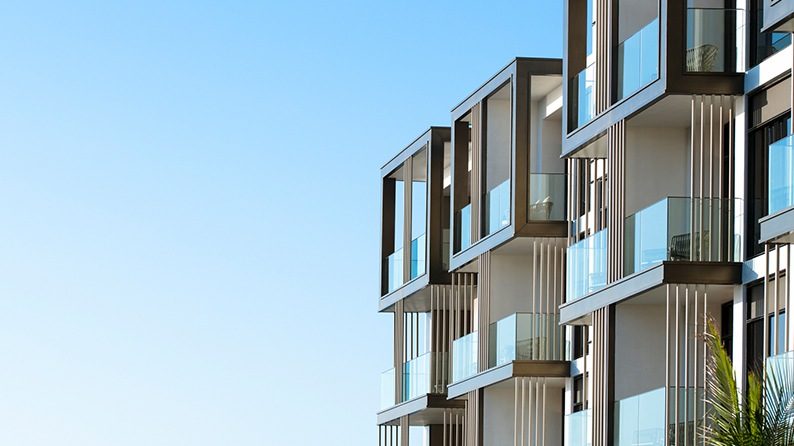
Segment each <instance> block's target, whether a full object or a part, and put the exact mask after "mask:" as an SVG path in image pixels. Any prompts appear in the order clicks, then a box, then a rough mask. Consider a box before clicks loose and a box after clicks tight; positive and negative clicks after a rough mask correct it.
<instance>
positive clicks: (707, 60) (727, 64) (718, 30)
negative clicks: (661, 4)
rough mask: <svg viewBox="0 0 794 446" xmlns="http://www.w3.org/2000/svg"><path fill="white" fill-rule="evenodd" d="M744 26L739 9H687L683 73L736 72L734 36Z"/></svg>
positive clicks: (742, 12)
mask: <svg viewBox="0 0 794 446" xmlns="http://www.w3.org/2000/svg"><path fill="white" fill-rule="evenodd" d="M744 27H745V24H744V10H742V9H726V8H687V22H686V56H685V57H686V59H685V60H686V66H685V69H686V72H688V73H736V71H737V57H738V53H737V51H736V34H737V29H741V28H744Z"/></svg>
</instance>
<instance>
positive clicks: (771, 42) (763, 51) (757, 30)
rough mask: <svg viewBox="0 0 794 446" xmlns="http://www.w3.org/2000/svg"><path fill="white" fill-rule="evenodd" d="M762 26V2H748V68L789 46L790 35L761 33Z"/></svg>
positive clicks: (754, 0)
mask: <svg viewBox="0 0 794 446" xmlns="http://www.w3.org/2000/svg"><path fill="white" fill-rule="evenodd" d="M763 25H764V0H750V20H749V28H750V29H749V33H748V34H749V37H750V45H749V47H750V58H749V67H753V66H755V65H758V64H759V63H761V62H763V61H764V59H766V58H767V57H769V56H771V55H773V54H775V53H777V52H778V51H780V50H782V49H783V48H785V47H787V46H789V45H790V44H791V33H786V32H761V28H762V27H763Z"/></svg>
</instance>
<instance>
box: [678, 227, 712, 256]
mask: <svg viewBox="0 0 794 446" xmlns="http://www.w3.org/2000/svg"><path fill="white" fill-rule="evenodd" d="M689 239H690V234H689V233H686V234H679V235H674V236H673V237H672V238H671V239H670V253H669V259H670V260H672V261H674V262H675V261H689V260H695V261H696V260H702V259H703V257H702V256H701V253H700V252H699V248H700V234H695V242H694V245H695V250H696V251H695V257H690V251H689V245H690V243H689ZM710 242H711V237H709V231H707V230H705V231H703V252H709V251H710V250H711V243H710Z"/></svg>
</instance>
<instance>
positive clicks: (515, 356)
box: [488, 313, 563, 367]
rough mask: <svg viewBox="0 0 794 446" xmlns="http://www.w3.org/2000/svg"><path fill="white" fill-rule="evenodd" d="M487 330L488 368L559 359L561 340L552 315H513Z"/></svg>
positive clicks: (554, 315) (557, 323) (561, 349)
mask: <svg viewBox="0 0 794 446" xmlns="http://www.w3.org/2000/svg"><path fill="white" fill-rule="evenodd" d="M489 330H490V331H489V338H490V343H491V345H490V348H489V358H488V367H497V366H500V365H502V364H506V363H508V362H512V361H533V360H535V361H536V360H558V359H562V355H563V339H562V338H563V336H562V333H561V330H560V329H559V317H558V316H557V315H556V314H539V313H515V314H511V315H510V316H508V317H506V318H504V319H501V320H499V321H497V322H494V323H492V324H491V325H490V327H489Z"/></svg>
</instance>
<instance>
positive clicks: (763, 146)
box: [746, 80, 791, 256]
mask: <svg viewBox="0 0 794 446" xmlns="http://www.w3.org/2000/svg"><path fill="white" fill-rule="evenodd" d="M789 93H790V88H789V80H784V81H783V82H780V83H778V84H776V85H774V86H772V87H770V88H769V89H768V90H766V91H762V92H760V93H758V94H757V95H755V96H753V97H752V98H751V100H750V113H751V117H750V119H751V125H752V127H751V130H750V133H749V135H748V146H747V147H748V156H747V158H748V159H747V200H746V206H747V208H746V213H747V217H746V218H747V237H746V240H747V246H746V249H747V253H748V255H749V256H755V255H758V254H761V253H762V252H763V246H762V245H760V244H759V243H758V241H759V239H760V232H761V225H760V223H759V222H758V219H759V218H761V217H763V216H765V215H767V210H768V207H769V181H768V178H769V146H770V145H771V144H772V143H774V142H776V141H779V140H781V139H783V138H785V137H786V136H787V135H788V134H789V129H790V128H791V118H790V116H789V113H790V112H789V110H788V107H789V105H788V98H789Z"/></svg>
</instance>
